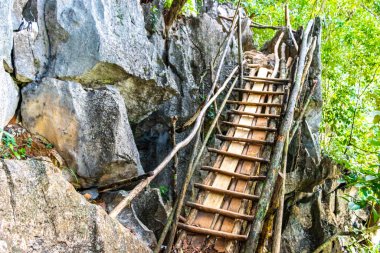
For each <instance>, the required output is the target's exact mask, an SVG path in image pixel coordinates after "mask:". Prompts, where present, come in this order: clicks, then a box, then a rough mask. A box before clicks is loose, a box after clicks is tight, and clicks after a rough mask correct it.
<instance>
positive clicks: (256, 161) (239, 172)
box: [175, 65, 289, 252]
mask: <svg viewBox="0 0 380 253" xmlns="http://www.w3.org/2000/svg"><path fill="white" fill-rule="evenodd" d="M248 67H249V65H248ZM248 70H249V76H247V77H245V78H244V81H245V87H244V88H235V89H234V92H236V93H238V94H240V96H241V97H242V99H241V100H240V101H228V103H230V104H233V105H236V106H237V108H235V109H233V110H230V111H228V114H229V115H231V117H232V119H233V120H232V121H223V124H225V125H227V126H229V127H230V128H229V130H228V132H227V134H226V135H216V138H218V139H220V140H221V141H223V143H222V145H221V147H220V148H219V149H215V148H209V149H208V151H209V152H212V153H215V154H217V158H216V161H215V163H214V164H213V166H202V167H201V169H202V170H203V171H207V172H208V174H207V177H206V178H205V179H204V180H203V182H202V183H196V184H194V187H195V188H197V189H199V192H198V196H197V198H196V201H194V202H190V201H189V202H186V206H187V207H189V208H190V213H189V214H188V215H187V217H186V218H183V219H182V221H181V222H180V223H179V224H178V228H179V229H180V233H179V235H178V238H177V242H176V246H175V248H177V249H179V248H181V249H182V252H199V251H201V252H238V247H239V241H244V240H246V239H247V234H248V230H249V226H248V225H249V223H250V222H252V221H253V219H254V210H255V203H256V202H257V201H258V200H259V198H260V197H259V196H260V194H261V193H260V190H259V187H256V186H257V185H258V182H261V181H264V180H266V176H265V175H264V172H265V171H263V169H264V168H265V165H266V164H268V163H269V160H270V153H271V147H272V146H273V144H274V143H275V142H274V140H275V135H276V131H277V128H278V126H279V120H280V118H281V110H282V108H283V101H284V95H285V92H284V90H285V89H284V86H285V85H287V84H288V82H289V80H287V79H279V78H270V77H268V75H269V73H270V70H269V69H268V68H266V67H251V68H248Z"/></svg>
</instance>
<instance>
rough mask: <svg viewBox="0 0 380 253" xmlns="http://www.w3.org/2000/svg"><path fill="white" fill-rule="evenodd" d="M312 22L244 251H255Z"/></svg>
mask: <svg viewBox="0 0 380 253" xmlns="http://www.w3.org/2000/svg"><path fill="white" fill-rule="evenodd" d="M313 23H314V22H313V20H311V21H309V23H308V25H307V28H306V30H305V33H304V39H303V40H302V45H301V49H300V56H299V61H298V71H297V74H296V76H295V80H294V85H293V89H292V92H291V95H290V98H289V104H288V108H287V112H286V114H285V116H284V119H283V121H282V124H281V127H280V130H279V133H278V137H277V141H276V145H275V147H274V150H273V154H272V157H271V163H270V166H269V168H268V174H267V180H266V181H265V183H264V186H263V189H262V193H261V197H260V200H259V202H258V204H257V212H256V217H255V220H254V222H253V224H252V225H251V229H250V233H249V236H248V240H247V242H246V245H245V249H244V252H245V253H250V252H255V251H256V248H257V244H258V240H259V237H260V231H261V230H262V227H263V223H264V220H265V216H266V213H267V211H268V208H269V202H270V200H271V197H272V195H273V188H274V184H275V182H276V181H277V177H278V172H279V169H280V168H281V158H282V153H283V150H284V144H285V139H286V136H287V135H288V133H289V131H290V127H291V125H292V122H293V117H294V110H295V106H296V101H297V97H298V94H299V91H300V89H301V79H302V74H303V69H304V67H305V61H306V54H307V51H308V48H307V40H308V37H309V33H310V31H311V28H312V25H313Z"/></svg>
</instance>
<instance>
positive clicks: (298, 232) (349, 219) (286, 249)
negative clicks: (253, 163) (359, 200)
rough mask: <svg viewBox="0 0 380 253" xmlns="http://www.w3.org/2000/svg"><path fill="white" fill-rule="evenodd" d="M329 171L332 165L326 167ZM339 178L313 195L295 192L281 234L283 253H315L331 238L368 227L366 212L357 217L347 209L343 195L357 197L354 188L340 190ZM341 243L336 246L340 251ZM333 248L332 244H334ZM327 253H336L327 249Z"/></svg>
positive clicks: (288, 206)
mask: <svg viewBox="0 0 380 253" xmlns="http://www.w3.org/2000/svg"><path fill="white" fill-rule="evenodd" d="M325 166H326V170H327V169H328V168H327V167H328V166H332V164H325ZM338 186H339V183H337V181H336V179H327V180H326V181H324V183H323V184H321V185H320V186H319V187H318V190H316V191H315V192H311V193H306V192H296V193H295V196H294V197H293V198H288V200H287V202H286V214H285V218H284V220H283V227H284V231H283V233H282V245H281V247H282V251H281V252H283V253H299V252H305V253H306V252H314V250H315V249H316V248H317V247H318V246H319V245H321V244H322V243H323V242H325V241H326V240H327V239H328V238H330V237H331V236H333V235H334V234H336V233H338V232H339V231H347V228H351V227H352V226H356V227H358V228H360V227H362V226H363V225H365V220H367V215H366V214H365V212H364V211H359V212H357V211H356V213H355V214H354V213H353V211H349V210H348V209H347V201H346V200H344V199H343V198H342V197H343V196H347V195H349V196H355V194H356V190H355V189H346V190H340V189H339V190H337V187H338ZM340 246H341V244H340V243H339V242H338V243H335V247H337V248H338V249H339V248H340ZM331 247H332V248H333V245H331ZM325 252H341V251H339V250H338V251H333V250H332V249H329V248H326V249H325Z"/></svg>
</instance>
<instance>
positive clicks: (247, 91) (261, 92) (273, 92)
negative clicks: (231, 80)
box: [233, 88, 285, 95]
mask: <svg viewBox="0 0 380 253" xmlns="http://www.w3.org/2000/svg"><path fill="white" fill-rule="evenodd" d="M233 91H236V92H242V93H251V94H262V95H285V92H283V91H258V90H249V89H241V88H234V89H233Z"/></svg>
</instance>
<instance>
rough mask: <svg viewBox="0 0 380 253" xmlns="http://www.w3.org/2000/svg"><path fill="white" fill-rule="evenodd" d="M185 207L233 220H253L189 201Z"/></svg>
mask: <svg viewBox="0 0 380 253" xmlns="http://www.w3.org/2000/svg"><path fill="white" fill-rule="evenodd" d="M186 205H187V206H189V207H192V208H196V209H198V210H201V211H204V212H209V213H217V214H221V215H223V216H226V217H230V218H234V219H241V220H247V221H253V218H254V216H252V215H246V214H241V213H235V212H231V211H228V210H225V209H219V208H212V207H207V206H204V205H201V204H197V203H193V202H189V201H188V202H186Z"/></svg>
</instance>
